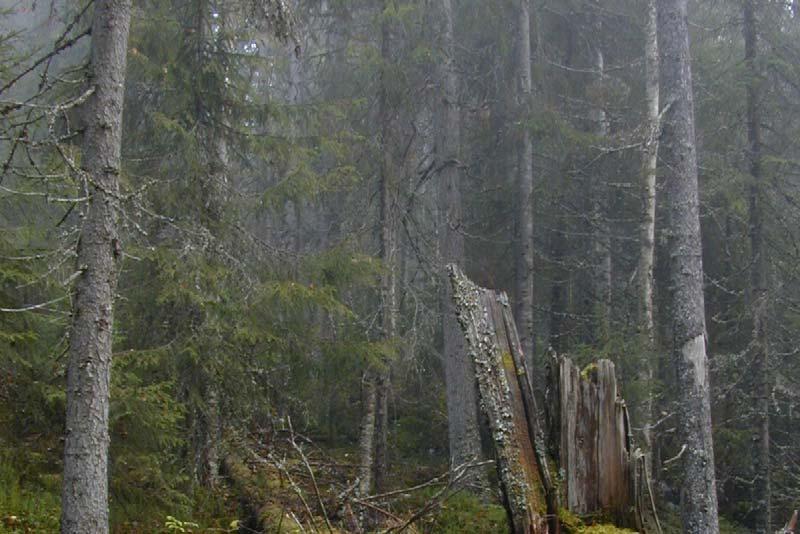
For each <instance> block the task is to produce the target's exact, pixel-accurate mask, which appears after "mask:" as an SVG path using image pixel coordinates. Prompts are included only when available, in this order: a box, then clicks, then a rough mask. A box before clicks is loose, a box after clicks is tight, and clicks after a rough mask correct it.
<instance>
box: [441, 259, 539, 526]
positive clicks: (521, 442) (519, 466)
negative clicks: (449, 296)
mask: <svg viewBox="0 0 800 534" xmlns="http://www.w3.org/2000/svg"><path fill="white" fill-rule="evenodd" d="M448 269H449V274H450V281H451V284H452V287H453V300H454V304H455V312H456V317H457V318H458V321H459V323H460V324H461V328H462V330H463V331H464V337H465V340H466V347H467V351H468V352H469V355H470V357H471V360H472V361H473V363H474V366H475V367H474V370H475V375H476V378H477V382H478V392H479V394H480V403H481V409H482V410H483V412H484V414H485V415H486V417H487V419H488V421H489V428H490V429H491V432H492V438H493V439H492V441H493V443H494V446H495V450H496V454H497V467H498V472H499V475H500V482H501V486H502V489H503V493H504V495H505V498H506V506H507V508H508V511H509V515H510V517H511V523H512V528H513V532H514V533H515V534H548V533H549V529H548V523H547V520H546V514H547V501H546V495H545V488H544V484H543V482H542V478H541V476H540V472H541V468H540V466H539V462H538V460H537V457H536V451H535V449H534V436H533V435H532V432H531V430H530V428H529V425H528V414H527V413H526V410H525V401H524V400H523V392H522V389H523V388H521V387H520V381H519V371H518V370H517V367H516V365H515V364H514V357H513V355H512V349H511V346H512V342H510V341H509V336H508V332H507V330H506V326H505V324H504V321H503V303H502V300H501V299H502V297H501V295H499V294H497V293H495V292H494V291H490V290H486V289H483V288H480V287H478V286H476V285H475V284H473V283H472V282H471V281H470V280H469V279H468V278H467V277H466V276H464V274H463V273H461V271H460V270H459V269H458V267H456V266H454V265H450V266H448ZM505 305H506V306H507V299H505ZM523 374H524V373H523ZM526 380H527V379H526Z"/></svg>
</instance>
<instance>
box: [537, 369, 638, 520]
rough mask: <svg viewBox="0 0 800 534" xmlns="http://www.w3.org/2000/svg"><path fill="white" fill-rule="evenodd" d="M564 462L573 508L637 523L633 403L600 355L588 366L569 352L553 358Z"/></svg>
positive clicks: (569, 504) (568, 501)
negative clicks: (582, 367) (580, 365)
mask: <svg viewBox="0 0 800 534" xmlns="http://www.w3.org/2000/svg"><path fill="white" fill-rule="evenodd" d="M551 365H552V366H553V368H554V369H555V370H556V375H555V376H556V377H557V380H556V384H557V388H558V396H557V398H556V399H554V401H555V402H554V405H555V407H556V410H555V412H556V414H557V415H556V421H555V424H556V425H557V430H558V432H557V434H556V435H557V436H558V437H559V440H558V443H557V445H558V451H559V454H558V457H559V465H560V468H561V470H562V472H563V473H564V476H565V479H564V486H565V488H564V493H565V504H566V506H567V508H568V509H569V510H570V511H572V512H574V513H576V514H579V515H585V514H594V513H597V512H603V513H604V514H607V515H609V516H610V517H612V518H613V519H614V521H615V523H616V524H620V525H628V526H633V525H634V524H635V517H634V515H633V512H634V511H635V508H634V506H632V503H633V502H634V495H633V473H632V468H633V463H632V462H631V437H630V424H629V421H628V409H627V407H626V406H625V402H624V401H623V400H622V399H621V398H620V397H619V391H618V387H617V379H616V373H615V370H614V364H613V363H612V362H611V361H609V360H600V361H599V362H597V363H596V364H592V365H591V366H589V367H588V368H587V369H586V370H585V371H584V372H581V370H580V369H579V368H578V367H577V366H576V365H575V364H573V363H572V361H571V360H570V359H569V358H565V357H560V358H557V359H556V361H554V362H551Z"/></svg>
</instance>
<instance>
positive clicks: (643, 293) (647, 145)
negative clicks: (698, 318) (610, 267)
mask: <svg viewBox="0 0 800 534" xmlns="http://www.w3.org/2000/svg"><path fill="white" fill-rule="evenodd" d="M645 41H646V42H645V93H646V97H647V123H646V128H647V130H646V133H645V135H646V138H645V140H644V144H643V145H642V182H643V183H642V222H641V226H640V228H639V265H638V276H639V288H638V289H639V330H640V332H641V335H642V341H643V343H642V345H643V347H642V348H643V351H642V352H643V353H644V357H643V358H642V361H641V366H640V371H639V380H640V381H641V382H642V383H644V384H646V386H647V398H646V399H645V400H644V405H643V409H641V410H639V414H640V418H639V419H640V421H639V423H640V424H642V428H643V430H642V437H643V441H644V446H645V448H646V450H647V451H648V452H652V450H653V435H652V431H651V429H650V426H651V424H652V422H653V393H652V387H651V384H652V381H653V367H652V362H651V358H652V355H653V353H654V352H655V343H656V340H655V323H654V321H655V314H654V311H653V265H654V262H655V245H656V176H657V171H658V136H659V130H660V124H659V119H658V114H659V105H660V104H659V87H658V31H657V21H656V2H655V0H648V2H647V31H646V39H645ZM646 468H647V472H648V474H651V473H652V471H653V470H652V455H650V454H648V455H647V460H646Z"/></svg>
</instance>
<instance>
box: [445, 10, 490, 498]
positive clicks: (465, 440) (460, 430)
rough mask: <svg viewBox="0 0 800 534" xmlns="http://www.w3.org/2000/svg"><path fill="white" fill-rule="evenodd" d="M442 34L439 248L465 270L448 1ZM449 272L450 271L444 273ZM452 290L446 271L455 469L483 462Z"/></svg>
mask: <svg viewBox="0 0 800 534" xmlns="http://www.w3.org/2000/svg"><path fill="white" fill-rule="evenodd" d="M437 15H441V18H440V19H439V20H440V24H441V26H440V29H441V31H440V35H441V38H442V50H441V52H442V55H443V61H442V63H441V69H440V77H439V79H440V84H441V92H440V96H441V101H440V102H439V106H437V107H438V110H439V111H438V113H437V114H436V120H437V124H436V134H437V139H436V152H437V158H438V162H437V163H438V165H439V166H440V167H441V171H440V173H439V213H440V219H439V224H440V230H439V240H440V243H439V250H440V254H441V258H442V262H443V263H444V264H445V265H447V264H455V265H458V266H459V267H463V265H462V264H463V262H464V234H463V228H462V207H461V178H462V176H461V169H460V167H459V165H460V163H459V148H460V144H461V117H460V110H459V103H458V71H457V68H456V59H455V38H454V30H453V2H452V0H442V1H441V7H440V12H439V13H438V14H437ZM442 271H444V269H443V270H442ZM451 293H452V287H451V285H450V282H449V280H448V279H447V275H446V273H444V274H443V277H442V288H441V304H440V305H441V310H442V329H443V332H442V334H443V342H444V372H445V385H446V391H447V430H448V442H449V445H450V467H451V468H455V467H457V466H460V465H463V464H465V463H467V462H470V461H475V460H481V459H482V458H483V452H482V450H481V436H480V414H479V412H478V389H477V382H476V381H475V372H474V370H473V365H472V361H471V360H470V358H469V356H468V355H467V351H466V347H465V346H464V335H463V334H462V333H461V329H460V327H459V325H458V321H457V319H456V316H455V311H454V309H453V304H452V302H453V301H452V297H451ZM463 484H464V485H465V486H468V487H472V488H473V490H476V491H477V492H479V493H480V492H481V491H482V490H484V489H485V488H488V479H487V474H486V471H485V470H482V469H473V470H472V472H471V476H470V477H469V478H467V479H465V480H464V482H463Z"/></svg>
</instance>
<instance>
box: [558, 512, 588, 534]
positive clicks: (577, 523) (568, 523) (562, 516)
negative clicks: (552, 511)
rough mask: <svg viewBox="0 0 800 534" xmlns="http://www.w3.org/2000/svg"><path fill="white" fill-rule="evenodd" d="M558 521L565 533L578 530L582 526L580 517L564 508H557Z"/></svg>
mask: <svg viewBox="0 0 800 534" xmlns="http://www.w3.org/2000/svg"><path fill="white" fill-rule="evenodd" d="M558 521H559V522H560V523H561V527H562V528H563V532H565V533H566V534H574V533H577V532H580V529H581V528H583V521H581V518H580V517H578V516H577V515H575V514H573V513H572V512H570V511H569V510H567V509H566V508H559V510H558Z"/></svg>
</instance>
